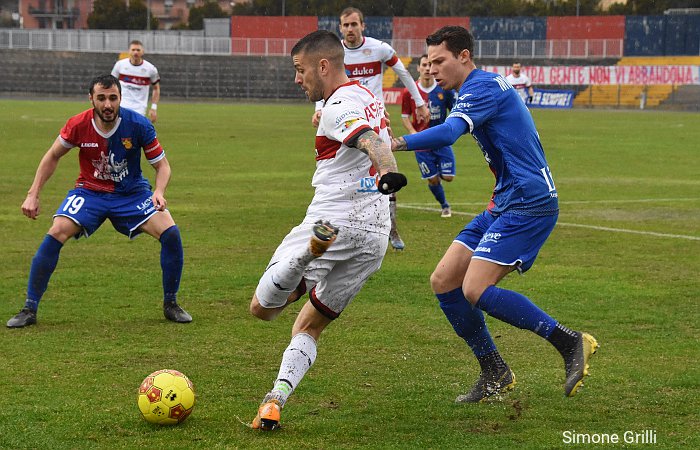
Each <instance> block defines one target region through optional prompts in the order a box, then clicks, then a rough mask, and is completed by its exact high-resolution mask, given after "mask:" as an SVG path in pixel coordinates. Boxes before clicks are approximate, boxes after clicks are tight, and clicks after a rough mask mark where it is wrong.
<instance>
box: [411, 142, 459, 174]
mask: <svg viewBox="0 0 700 450" xmlns="http://www.w3.org/2000/svg"><path fill="white" fill-rule="evenodd" d="M414 153H415V154H416V161H418V168H419V169H420V173H421V177H422V178H423V179H424V180H427V179H428V178H433V177H434V176H436V175H450V176H455V174H456V167H455V154H454V152H453V151H452V147H450V146H447V147H442V148H439V149H437V150H425V151H418V152H414Z"/></svg>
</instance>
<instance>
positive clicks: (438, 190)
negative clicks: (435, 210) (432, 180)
mask: <svg viewBox="0 0 700 450" xmlns="http://www.w3.org/2000/svg"><path fill="white" fill-rule="evenodd" d="M428 188H429V189H430V192H432V193H433V197H435V200H437V201H438V203H440V206H441V207H442V208H447V207H448V206H450V204H449V203H447V199H446V198H445V189H444V188H443V187H442V183H438V184H436V185H432V184H429V185H428Z"/></svg>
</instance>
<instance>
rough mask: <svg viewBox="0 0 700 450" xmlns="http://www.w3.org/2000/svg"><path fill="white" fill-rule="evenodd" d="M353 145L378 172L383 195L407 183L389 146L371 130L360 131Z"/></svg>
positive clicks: (378, 186)
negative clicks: (366, 157)
mask: <svg viewBox="0 0 700 450" xmlns="http://www.w3.org/2000/svg"><path fill="white" fill-rule="evenodd" d="M355 147H356V148H357V149H358V150H360V151H361V152H363V153H365V154H366V155H367V156H369V159H370V161H372V165H373V166H374V168H375V169H377V171H378V172H379V175H380V178H379V183H378V185H377V188H378V189H379V192H381V193H382V194H385V195H387V194H392V193H394V192H397V191H399V190H400V189H401V188H402V187H404V186H406V184H408V181H407V180H406V177H405V176H404V175H403V174H402V173H399V172H398V170H399V169H398V166H397V165H396V159H395V158H394V155H393V153H391V148H390V147H389V145H387V144H386V143H385V142H384V141H383V140H382V138H380V137H379V135H378V134H377V133H375V132H374V131H373V130H367V131H365V132H364V133H362V135H361V136H359V137H358V138H357V142H356V143H355Z"/></svg>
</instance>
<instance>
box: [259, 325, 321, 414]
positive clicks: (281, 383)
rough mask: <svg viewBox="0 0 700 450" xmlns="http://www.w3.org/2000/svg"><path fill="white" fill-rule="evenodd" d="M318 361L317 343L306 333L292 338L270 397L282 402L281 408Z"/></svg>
mask: <svg viewBox="0 0 700 450" xmlns="http://www.w3.org/2000/svg"><path fill="white" fill-rule="evenodd" d="M315 360H316V341H315V340H314V338H312V337H311V336H310V335H308V334H306V333H299V334H296V335H294V337H292V340H291V342H290V343H289V346H288V347H287V349H286V350H285V351H284V355H282V363H281V364H280V371H279V373H278V374H277V381H275V386H274V387H273V388H272V391H271V392H270V394H268V396H270V397H271V398H276V399H277V400H279V401H280V404H281V406H284V404H285V403H286V401H287V398H288V397H289V396H290V395H291V394H292V392H294V389H295V388H296V387H297V386H298V385H299V383H300V382H301V379H302V378H304V375H306V372H307V371H308V370H309V369H310V368H311V365H312V364H313V363H314V361H315Z"/></svg>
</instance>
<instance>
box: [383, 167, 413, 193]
mask: <svg viewBox="0 0 700 450" xmlns="http://www.w3.org/2000/svg"><path fill="white" fill-rule="evenodd" d="M407 184H408V180H407V179H406V176H405V175H404V174H402V173H398V172H387V173H385V174H384V175H382V177H381V178H380V179H379V183H378V184H377V190H379V192H381V193H382V194H384V195H389V194H393V193H394V192H398V191H400V190H401V188H402V187H404V186H406V185H407Z"/></svg>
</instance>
